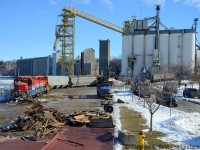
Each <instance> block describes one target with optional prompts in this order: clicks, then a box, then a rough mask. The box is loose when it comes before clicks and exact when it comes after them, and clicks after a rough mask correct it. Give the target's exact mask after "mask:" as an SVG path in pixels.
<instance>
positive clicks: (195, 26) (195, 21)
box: [194, 18, 198, 74]
mask: <svg viewBox="0 0 200 150" xmlns="http://www.w3.org/2000/svg"><path fill="white" fill-rule="evenodd" d="M197 22H198V18H195V19H194V30H195V65H194V66H195V67H194V72H195V74H196V73H197V48H196V45H197Z"/></svg>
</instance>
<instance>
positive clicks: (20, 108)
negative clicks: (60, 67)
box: [0, 87, 103, 136]
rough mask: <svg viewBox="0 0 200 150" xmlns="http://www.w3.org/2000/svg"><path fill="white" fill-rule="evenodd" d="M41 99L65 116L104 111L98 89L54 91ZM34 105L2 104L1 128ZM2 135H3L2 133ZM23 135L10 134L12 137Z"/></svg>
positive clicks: (82, 88) (0, 111)
mask: <svg viewBox="0 0 200 150" xmlns="http://www.w3.org/2000/svg"><path fill="white" fill-rule="evenodd" d="M39 99H41V100H45V101H47V102H46V103H42V105H43V106H45V107H47V108H54V109H56V110H58V111H59V112H63V113H64V114H70V113H73V112H75V111H92V110H103V107H102V106H101V100H100V99H99V98H98V97H97V95H96V87H76V88H64V89H52V90H51V91H50V92H49V93H48V94H47V95H43V96H42V97H40V98H39ZM32 105H33V103H30V102H29V103H27V102H25V103H22V104H18V105H15V104H0V126H1V125H4V124H5V123H8V122H10V121H12V120H13V119H15V118H17V117H18V116H20V115H23V114H24V112H25V111H26V109H27V108H30V107H31V106H32ZM0 134H1V133H0ZM18 134H23V133H9V135H10V136H12V135H13V136H14V135H18Z"/></svg>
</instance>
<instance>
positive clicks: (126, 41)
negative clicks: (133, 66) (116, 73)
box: [121, 35, 133, 75]
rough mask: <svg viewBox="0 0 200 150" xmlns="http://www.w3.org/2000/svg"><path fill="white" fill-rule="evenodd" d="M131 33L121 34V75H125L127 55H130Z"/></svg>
mask: <svg viewBox="0 0 200 150" xmlns="http://www.w3.org/2000/svg"><path fill="white" fill-rule="evenodd" d="M132 37H133V36H132V35H128V36H125V35H124V36H122V70H121V75H127V71H128V70H127V69H128V56H131V55H132Z"/></svg>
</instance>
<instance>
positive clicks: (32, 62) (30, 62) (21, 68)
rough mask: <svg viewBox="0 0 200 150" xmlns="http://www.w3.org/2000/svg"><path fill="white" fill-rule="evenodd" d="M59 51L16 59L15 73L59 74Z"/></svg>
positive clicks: (60, 72) (21, 74)
mask: <svg viewBox="0 0 200 150" xmlns="http://www.w3.org/2000/svg"><path fill="white" fill-rule="evenodd" d="M60 55H61V54H60V51H57V52H54V53H53V54H52V56H47V57H37V58H27V59H18V60H17V62H16V66H17V67H16V75H20V76H23V75H61V74H62V71H61V65H60V64H59V62H58V60H59V58H60Z"/></svg>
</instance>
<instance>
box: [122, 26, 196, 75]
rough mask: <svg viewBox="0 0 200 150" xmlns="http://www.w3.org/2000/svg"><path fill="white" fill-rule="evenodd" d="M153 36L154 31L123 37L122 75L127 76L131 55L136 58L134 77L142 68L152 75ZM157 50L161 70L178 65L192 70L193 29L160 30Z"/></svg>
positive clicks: (137, 32) (193, 55) (136, 32)
mask: <svg viewBox="0 0 200 150" xmlns="http://www.w3.org/2000/svg"><path fill="white" fill-rule="evenodd" d="M155 36H156V32H155V31H135V32H134V34H133V35H129V36H123V42H122V46H123V47H122V49H123V51H122V75H128V68H129V67H130V66H128V57H130V56H132V55H133V57H135V58H136V61H135V63H134V76H137V75H138V74H139V71H140V69H142V67H143V66H145V68H146V69H148V70H149V71H150V72H151V73H152V74H153V73H154V71H153V70H154V69H155V67H154V68H153V50H155ZM158 50H159V57H160V68H161V69H163V68H164V67H169V68H170V67H175V66H178V65H184V66H188V67H190V68H194V64H195V31H194V30H193V29H184V30H161V31H160V35H159V49H158ZM132 51H133V53H132ZM129 69H131V68H129Z"/></svg>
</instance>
